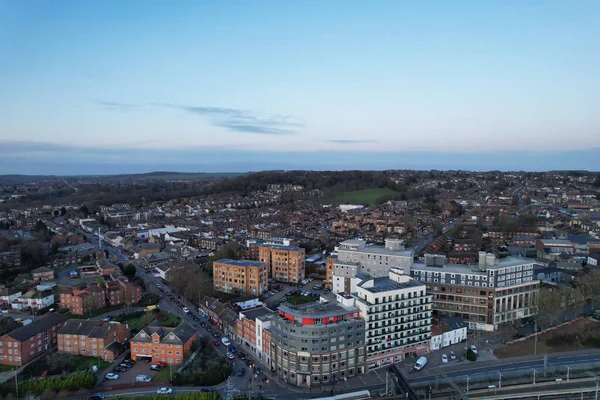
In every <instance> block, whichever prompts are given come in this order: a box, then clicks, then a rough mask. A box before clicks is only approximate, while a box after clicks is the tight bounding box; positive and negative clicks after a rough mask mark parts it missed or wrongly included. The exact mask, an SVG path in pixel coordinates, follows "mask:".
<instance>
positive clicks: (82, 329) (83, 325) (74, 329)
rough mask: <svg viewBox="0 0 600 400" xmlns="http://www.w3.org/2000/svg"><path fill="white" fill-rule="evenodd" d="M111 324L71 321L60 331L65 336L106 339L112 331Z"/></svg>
mask: <svg viewBox="0 0 600 400" xmlns="http://www.w3.org/2000/svg"><path fill="white" fill-rule="evenodd" d="M110 325H111V324H110V323H109V322H103V321H93V320H87V321H84V320H80V319H70V320H68V321H67V323H66V324H65V325H64V326H63V327H62V328H61V329H60V331H58V333H60V334H63V335H82V336H87V337H91V338H104V337H105V336H106V334H107V333H108V331H109V330H110Z"/></svg>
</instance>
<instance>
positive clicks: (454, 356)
mask: <svg viewBox="0 0 600 400" xmlns="http://www.w3.org/2000/svg"><path fill="white" fill-rule="evenodd" d="M450 358H451V359H452V360H456V354H454V352H453V351H451V352H450Z"/></svg>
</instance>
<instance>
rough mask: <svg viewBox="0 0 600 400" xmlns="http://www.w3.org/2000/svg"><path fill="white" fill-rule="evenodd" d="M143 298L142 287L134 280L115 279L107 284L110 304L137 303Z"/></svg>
mask: <svg viewBox="0 0 600 400" xmlns="http://www.w3.org/2000/svg"><path fill="white" fill-rule="evenodd" d="M141 299H142V288H141V287H140V286H139V285H138V284H136V283H133V282H124V281H122V280H119V279H117V280H114V281H111V282H108V283H107V284H106V302H107V304H108V305H109V306H118V305H121V304H128V305H130V304H137V303H139V302H140V300H141Z"/></svg>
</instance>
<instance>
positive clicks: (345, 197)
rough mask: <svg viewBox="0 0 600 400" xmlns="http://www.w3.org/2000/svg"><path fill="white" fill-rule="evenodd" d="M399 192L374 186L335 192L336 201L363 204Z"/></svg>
mask: <svg viewBox="0 0 600 400" xmlns="http://www.w3.org/2000/svg"><path fill="white" fill-rule="evenodd" d="M399 194H400V193H399V192H396V191H395V190H392V189H388V188H375V189H364V190H355V191H352V192H340V193H336V195H335V199H333V200H334V201H335V202H336V203H340V204H365V203H369V204H370V203H375V202H376V201H377V199H379V198H380V197H383V196H393V195H399Z"/></svg>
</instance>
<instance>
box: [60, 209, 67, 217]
mask: <svg viewBox="0 0 600 400" xmlns="http://www.w3.org/2000/svg"><path fill="white" fill-rule="evenodd" d="M66 213H67V209H66V208H64V207H61V208H60V215H61V216H63V215H65V214H66Z"/></svg>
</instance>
